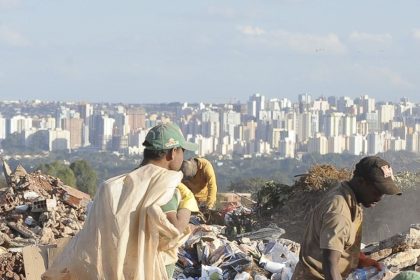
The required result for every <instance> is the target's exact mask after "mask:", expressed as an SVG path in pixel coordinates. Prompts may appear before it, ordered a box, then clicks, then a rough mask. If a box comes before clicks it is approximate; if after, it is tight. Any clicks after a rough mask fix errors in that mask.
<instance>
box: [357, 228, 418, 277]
mask: <svg viewBox="0 0 420 280" xmlns="http://www.w3.org/2000/svg"><path fill="white" fill-rule="evenodd" d="M363 251H364V252H365V254H366V255H368V256H369V257H370V258H372V259H375V260H377V261H379V262H382V263H383V264H385V265H386V266H387V267H388V268H389V269H390V270H391V271H392V272H398V271H400V270H406V269H410V270H415V269H416V268H417V269H418V260H419V258H420V224H413V225H411V227H410V228H409V229H408V230H407V231H406V232H404V233H400V234H397V235H394V236H392V237H390V238H388V239H385V240H382V241H380V242H378V243H376V244H372V245H369V246H367V247H365V248H364V249H363Z"/></svg>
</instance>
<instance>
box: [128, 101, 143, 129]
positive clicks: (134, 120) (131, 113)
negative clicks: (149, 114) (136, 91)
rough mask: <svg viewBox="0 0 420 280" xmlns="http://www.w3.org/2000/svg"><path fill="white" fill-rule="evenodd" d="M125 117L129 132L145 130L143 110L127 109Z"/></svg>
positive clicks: (138, 108)
mask: <svg viewBox="0 0 420 280" xmlns="http://www.w3.org/2000/svg"><path fill="white" fill-rule="evenodd" d="M127 116H128V125H129V127H130V131H131V132H133V131H138V130H140V129H145V128H146V113H145V112H144V109H143V108H140V107H135V108H129V109H128V110H127Z"/></svg>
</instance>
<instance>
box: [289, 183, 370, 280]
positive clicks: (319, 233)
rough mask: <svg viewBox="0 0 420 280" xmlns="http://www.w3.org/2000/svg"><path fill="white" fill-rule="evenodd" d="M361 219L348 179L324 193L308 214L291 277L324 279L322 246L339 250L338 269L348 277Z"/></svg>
mask: <svg viewBox="0 0 420 280" xmlns="http://www.w3.org/2000/svg"><path fill="white" fill-rule="evenodd" d="M362 220H363V209H362V207H361V206H360V205H359V204H358V203H357V200H356V197H355V194H354V193H353V191H352V189H351V188H350V186H349V185H348V184H347V182H343V183H341V184H339V186H337V187H336V188H334V189H333V190H331V191H330V192H329V193H327V194H326V196H325V197H324V198H323V199H322V200H321V202H320V203H319V204H318V205H317V206H316V207H315V209H314V210H313V212H312V214H311V216H310V219H309V222H308V226H307V228H306V231H305V235H304V241H303V243H302V246H301V250H300V256H299V265H298V266H297V271H296V272H295V273H296V276H295V277H294V279H324V274H323V271H322V250H323V249H330V250H335V251H339V252H340V253H341V258H340V260H339V263H338V268H339V270H340V273H341V275H342V276H343V277H344V276H347V275H348V274H349V273H350V272H351V270H353V269H354V268H356V267H357V264H358V261H359V253H360V242H361V238H362ZM299 274H302V275H305V278H298V275H299Z"/></svg>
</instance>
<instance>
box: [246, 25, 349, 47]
mask: <svg viewBox="0 0 420 280" xmlns="http://www.w3.org/2000/svg"><path fill="white" fill-rule="evenodd" d="M239 30H240V32H241V33H242V34H243V35H246V36H249V37H251V38H255V40H256V42H257V43H261V44H264V45H266V46H268V47H273V48H283V49H288V50H292V51H295V52H299V53H307V54H311V53H312V54H313V53H327V54H343V53H346V51H347V48H346V46H345V45H344V44H343V43H342V42H341V41H340V38H339V37H338V36H337V35H336V34H334V33H330V34H327V35H324V36H321V35H313V34H307V33H293V32H288V31H284V30H275V31H267V30H264V29H262V28H260V27H254V26H244V27H241V28H240V29H239Z"/></svg>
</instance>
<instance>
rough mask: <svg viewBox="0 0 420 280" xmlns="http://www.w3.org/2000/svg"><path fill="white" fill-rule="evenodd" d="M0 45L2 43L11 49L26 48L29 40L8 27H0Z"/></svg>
mask: <svg viewBox="0 0 420 280" xmlns="http://www.w3.org/2000/svg"><path fill="white" fill-rule="evenodd" d="M0 43H4V44H6V45H9V46H12V47H26V46H28V45H29V40H28V39H26V38H25V37H24V36H23V35H22V34H21V33H19V32H18V31H15V30H13V29H12V28H10V27H7V26H4V25H0Z"/></svg>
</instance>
